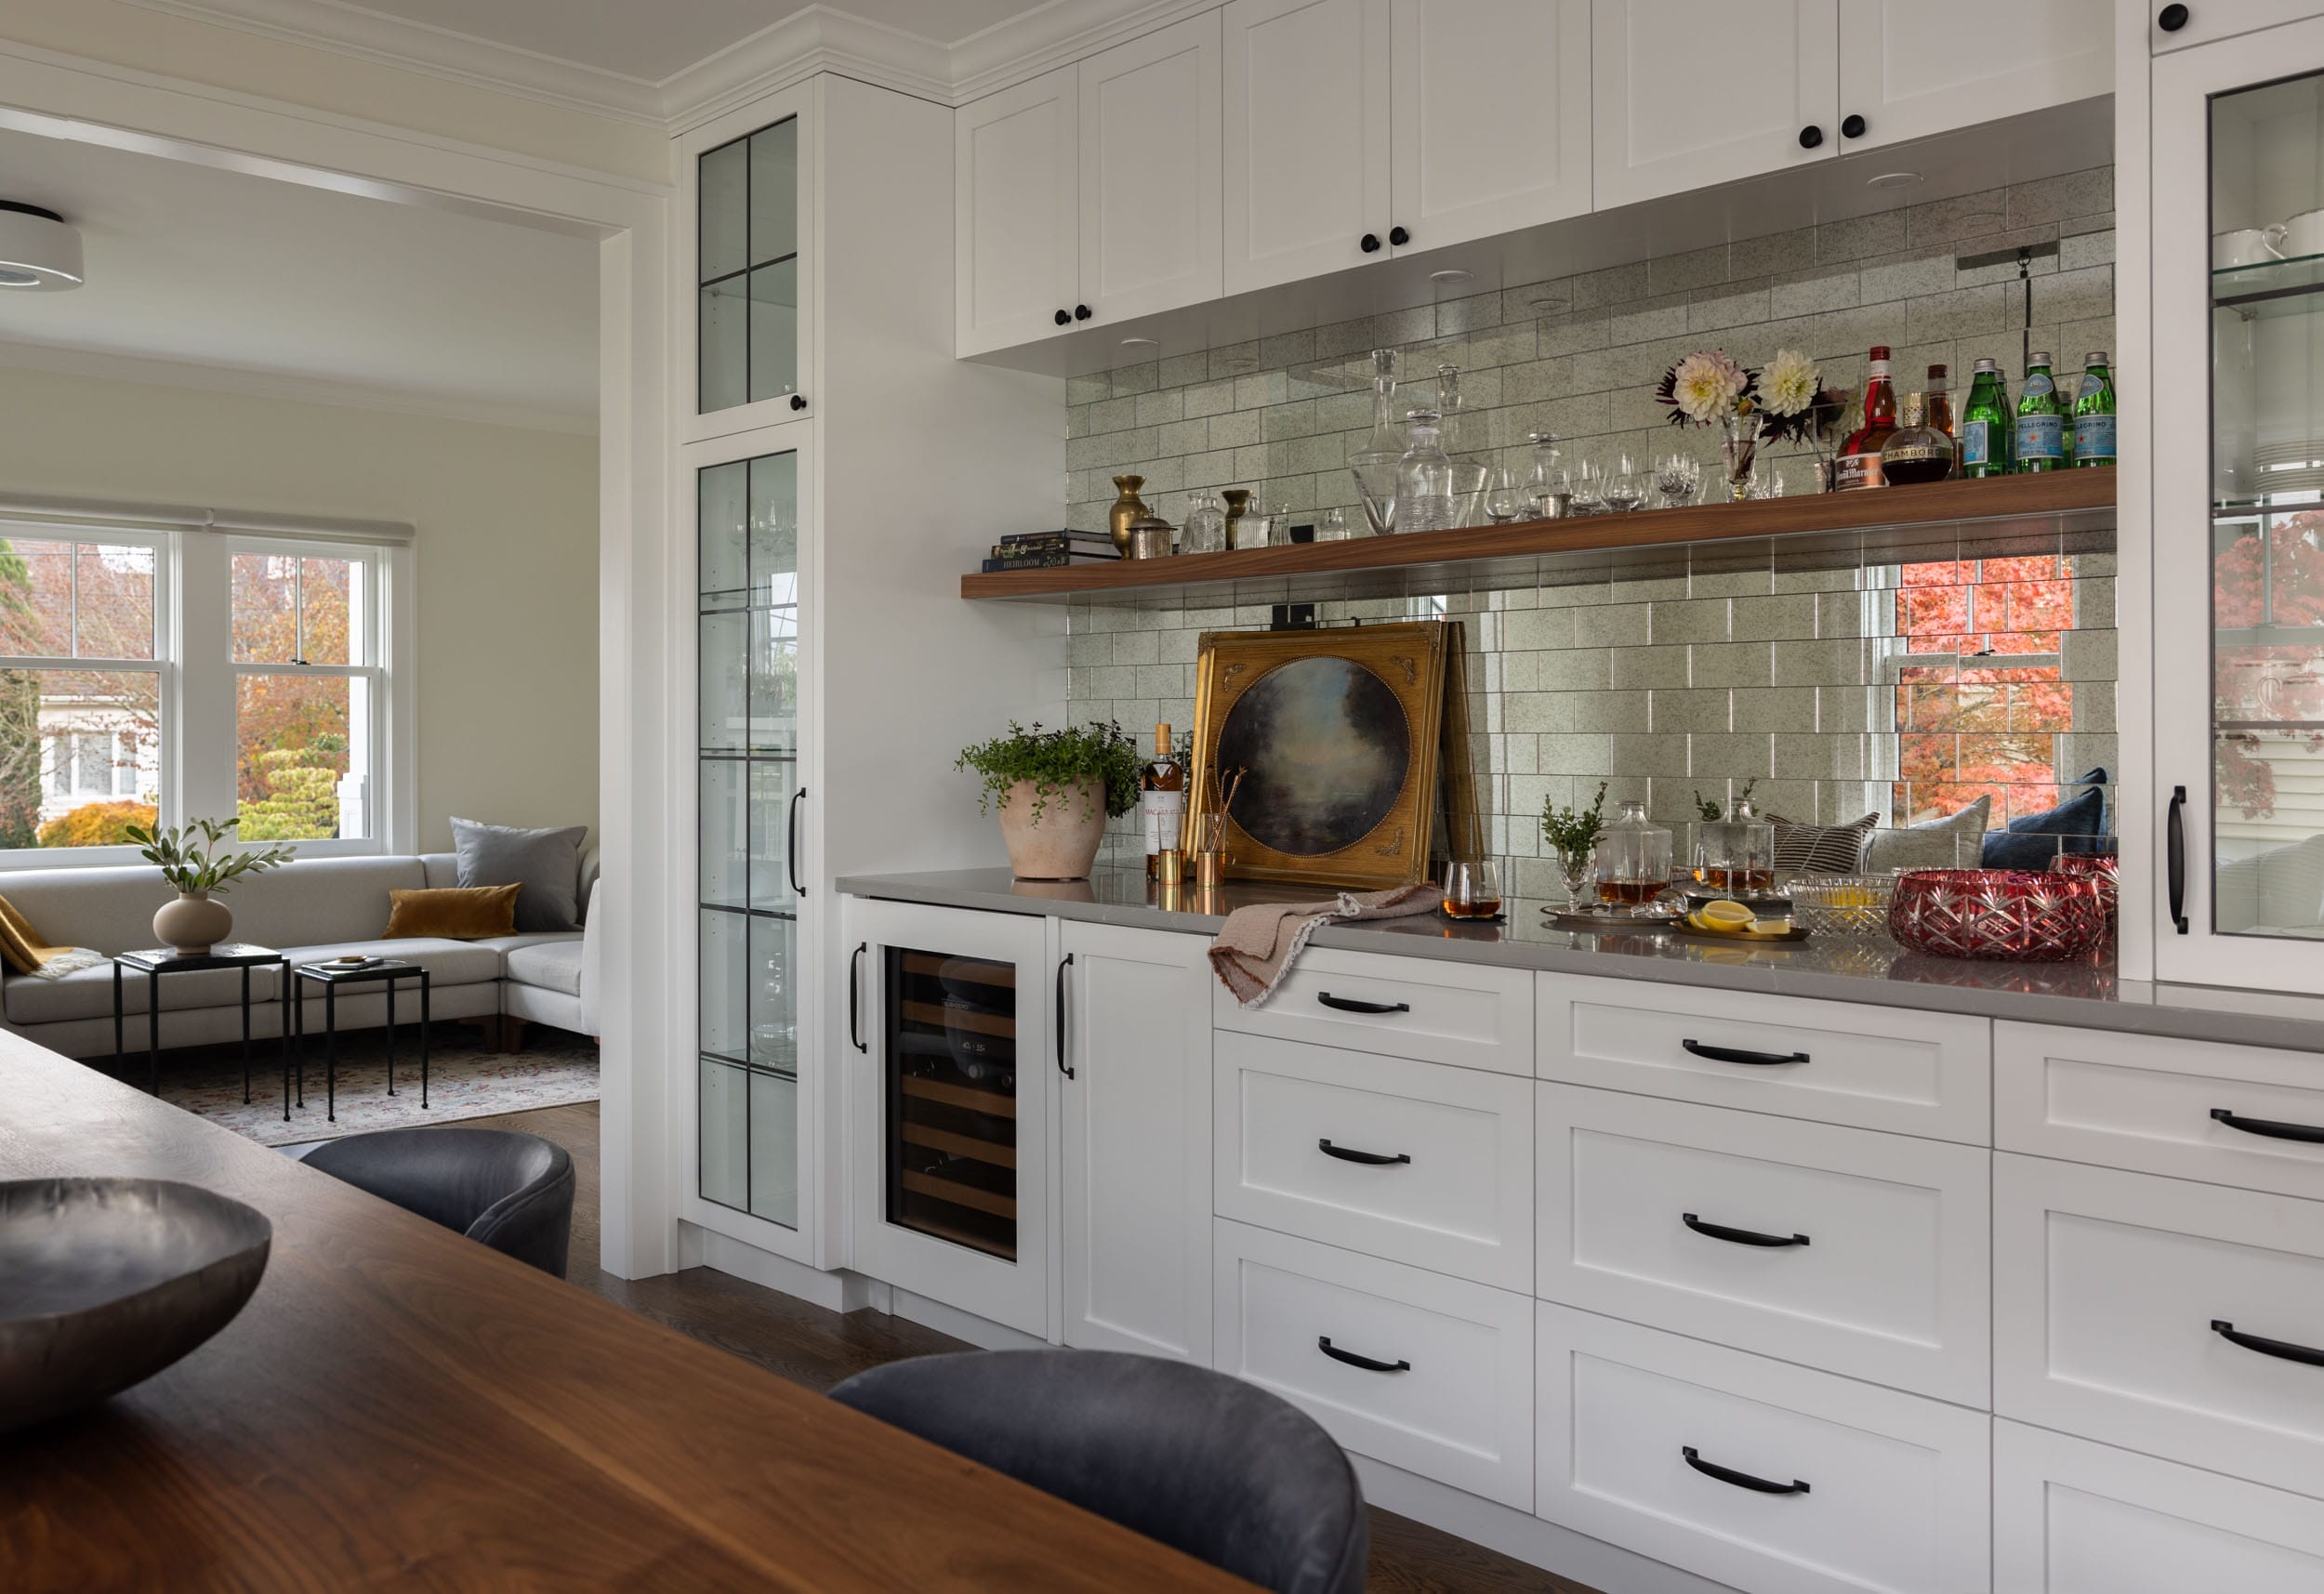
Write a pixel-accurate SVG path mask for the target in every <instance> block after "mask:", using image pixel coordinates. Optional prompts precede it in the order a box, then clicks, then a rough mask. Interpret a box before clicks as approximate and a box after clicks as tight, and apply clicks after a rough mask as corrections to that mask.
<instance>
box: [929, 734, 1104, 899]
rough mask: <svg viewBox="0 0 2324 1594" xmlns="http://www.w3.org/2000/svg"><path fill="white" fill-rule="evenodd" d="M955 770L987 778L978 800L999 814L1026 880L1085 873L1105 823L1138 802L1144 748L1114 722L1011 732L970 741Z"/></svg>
mask: <svg viewBox="0 0 2324 1594" xmlns="http://www.w3.org/2000/svg"><path fill="white" fill-rule="evenodd" d="M953 768H954V769H956V770H974V771H976V772H977V773H978V774H979V775H980V776H982V777H983V778H984V786H983V788H982V790H981V791H980V793H979V797H978V800H979V803H980V805H981V806H982V808H983V810H984V811H985V812H986V813H991V812H994V811H996V810H997V811H998V813H999V815H1000V838H1001V840H1002V841H1003V842H1004V843H1005V844H1006V845H1007V846H1008V848H1009V866H1010V869H1011V870H1012V871H1013V872H1014V873H1015V875H1016V876H1017V878H1018V879H1020V880H1080V879H1086V878H1088V876H1089V865H1090V864H1091V863H1094V862H1096V860H1097V855H1098V843H1099V842H1101V841H1102V840H1103V839H1104V837H1105V822H1106V820H1107V819H1108V818H1110V817H1118V816H1119V815H1122V814H1125V813H1128V812H1129V810H1131V809H1132V808H1133V807H1135V806H1136V805H1137V802H1138V769H1139V763H1138V748H1137V746H1136V744H1133V743H1132V742H1131V741H1130V739H1129V737H1128V736H1125V735H1123V734H1122V728H1121V727H1120V726H1119V725H1115V724H1105V725H1101V724H1098V723H1097V722H1096V721H1095V720H1092V721H1091V722H1090V723H1089V725H1087V726H1086V727H1078V728H1076V727H1070V726H1069V727H1066V728H1064V729H1063V730H1058V731H1044V730H1042V729H1041V726H1040V722H1039V721H1038V720H1036V721H1035V722H1034V724H1033V725H1032V727H1031V728H1030V729H1027V728H1026V727H1024V726H1023V725H1020V724H1018V723H1017V722H1016V721H1015V720H1013V719H1012V720H1010V722H1009V733H1008V734H1007V735H1006V736H996V737H994V738H993V739H992V740H991V741H989V742H980V743H978V744H976V745H974V746H972V747H964V748H962V749H961V751H960V757H958V758H957V759H956V760H955V761H954V763H953Z"/></svg>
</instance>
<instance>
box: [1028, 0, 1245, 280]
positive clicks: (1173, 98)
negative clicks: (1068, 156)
mask: <svg viewBox="0 0 2324 1594" xmlns="http://www.w3.org/2000/svg"><path fill="white" fill-rule="evenodd" d="M1079 76H1080V97H1081V99H1080V120H1081V126H1080V133H1079V137H1078V140H1077V142H1078V148H1079V151H1080V157H1079V158H1080V180H1081V204H1080V220H1081V233H1080V247H1079V255H1080V289H1079V291H1078V292H1077V293H1076V296H1075V298H1074V315H1075V318H1076V323H1079V321H1080V320H1082V319H1083V317H1082V314H1081V312H1082V311H1083V310H1088V311H1089V317H1088V319H1089V320H1102V321H1123V320H1126V319H1128V318H1129V317H1131V316H1140V315H1151V314H1153V313H1154V312H1155V311H1157V310H1176V309H1178V308H1179V307H1180V306H1182V305H1190V304H1195V303H1198V302H1200V301H1201V300H1204V299H1211V298H1216V297H1218V296H1219V294H1220V292H1221V278H1220V260H1221V254H1220V243H1219V229H1220V225H1221V209H1222V203H1221V190H1220V183H1221V170H1220V165H1219V160H1220V156H1219V147H1220V146H1219V140H1220V129H1219V119H1220V98H1219V96H1220V82H1219V17H1218V13H1216V12H1215V11H1213V12H1206V13H1204V14H1203V15H1201V16H1197V17H1189V18H1188V19H1187V20H1184V21H1182V22H1180V23H1177V24H1175V25H1173V26H1171V27H1168V28H1164V29H1162V30H1161V31H1160V32H1158V33H1148V34H1146V35H1145V36H1144V37H1143V38H1140V39H1132V40H1131V41H1130V42H1129V43H1128V44H1126V45H1117V46H1115V47H1114V48H1113V49H1110V50H1107V51H1106V52H1104V53H1103V55H1097V56H1092V57H1090V58H1089V59H1088V60H1085V61H1083V62H1082V63H1081V65H1080V68H1079ZM1052 324H1054V318H1052Z"/></svg>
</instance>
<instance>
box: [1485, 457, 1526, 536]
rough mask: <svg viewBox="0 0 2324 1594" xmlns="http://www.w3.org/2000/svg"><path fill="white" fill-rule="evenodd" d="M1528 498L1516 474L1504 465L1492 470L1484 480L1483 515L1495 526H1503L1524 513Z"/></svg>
mask: <svg viewBox="0 0 2324 1594" xmlns="http://www.w3.org/2000/svg"><path fill="white" fill-rule="evenodd" d="M1529 502H1530V497H1529V495H1528V494H1526V492H1525V488H1524V486H1523V484H1522V483H1520V482H1519V481H1518V480H1517V473H1516V472H1515V471H1514V470H1512V469H1511V468H1509V467H1508V466H1506V465H1499V466H1495V467H1494V468H1493V471H1492V474H1491V475H1489V476H1487V477H1486V479H1485V513H1486V516H1487V517H1488V518H1489V519H1490V520H1491V521H1492V523H1493V524H1494V525H1497V526H1505V525H1507V524H1509V522H1510V521H1512V520H1515V519H1517V518H1518V516H1520V515H1522V514H1524V513H1525V507H1526V506H1527V504H1528V503H1529Z"/></svg>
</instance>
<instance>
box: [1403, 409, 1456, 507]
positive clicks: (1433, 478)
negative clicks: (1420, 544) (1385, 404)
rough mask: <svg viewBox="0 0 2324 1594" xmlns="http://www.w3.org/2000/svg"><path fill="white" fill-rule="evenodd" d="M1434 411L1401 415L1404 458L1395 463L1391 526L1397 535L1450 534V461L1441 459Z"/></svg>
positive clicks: (1437, 417) (1442, 448)
mask: <svg viewBox="0 0 2324 1594" xmlns="http://www.w3.org/2000/svg"><path fill="white" fill-rule="evenodd" d="M1443 419H1444V417H1443V416H1442V415H1439V414H1438V413H1437V412H1436V411H1434V410H1407V411H1406V412H1405V417H1404V429H1405V450H1404V456H1403V458H1401V459H1400V460H1398V461H1397V463H1396V513H1395V524H1394V525H1393V527H1392V528H1391V530H1393V531H1395V532H1398V533H1405V532H1444V531H1450V530H1451V529H1452V528H1453V527H1455V526H1458V525H1459V524H1460V522H1459V520H1456V519H1454V514H1455V503H1454V497H1453V468H1452V461H1451V460H1449V459H1447V458H1446V457H1445V445H1444V440H1443V436H1442V434H1441V433H1440V431H1439V429H1438V423H1439V422H1441V421H1442V420H1443Z"/></svg>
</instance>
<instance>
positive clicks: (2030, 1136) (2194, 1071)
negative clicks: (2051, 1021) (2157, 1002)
mask: <svg viewBox="0 0 2324 1594" xmlns="http://www.w3.org/2000/svg"><path fill="white" fill-rule="evenodd" d="M1993 1060H1994V1080H1993V1140H1994V1143H1995V1144H1996V1145H1999V1146H2001V1147H2003V1148H2005V1149H2007V1150H2009V1151H2013V1152H2033V1153H2039V1154H2040V1155H2042V1156H2051V1157H2064V1158H2066V1159H2067V1160H2068V1161H2071V1162H2083V1163H2105V1164H2108V1165H2110V1166H2115V1167H2126V1168H2133V1169H2136V1170H2137V1171H2139V1172H2141V1173H2160V1174H2169V1175H2172V1177H2174V1178H2178V1179H2202V1180H2205V1181H2207V1182H2209V1183H2212V1184H2235V1185H2241V1186H2243V1187H2245V1188H2246V1189H2250V1190H2270V1191H2274V1192H2277V1193H2278V1194H2279V1195H2302V1196H2306V1197H2308V1198H2310V1199H2311V1200H2315V1199H2324V1057H2317V1056H2316V1055H2315V1054H2314V1053H2310V1052H2299V1051H2271V1050H2269V1049H2267V1048H2266V1047H2249V1046H2217V1045H2212V1044H2209V1043H2206V1042H2203V1041H2181V1040H2164V1039H2162V1038H2160V1037H2159V1036H2155V1035H2133V1034H2106V1033H2105V1032H2102V1031H2095V1030H2069V1029H2060V1028H2057V1027H2055V1026H2053V1025H2048V1024H2012V1023H2002V1024H1996V1025H1995V1026H1994V1027H1993ZM2219 1113H2225V1114H2227V1115H2228V1116H2227V1117H2226V1118H2224V1119H2223V1118H2221V1117H2218V1116H2216V1114H2219ZM2238 1125H2239V1126H2240V1127H2238ZM2303 1134H2304V1135H2306V1136H2308V1137H2311V1138H2309V1139H2302V1138H2301V1137H2302V1135H2303Z"/></svg>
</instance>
